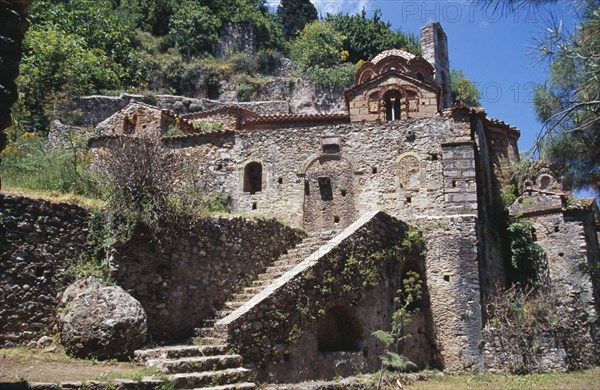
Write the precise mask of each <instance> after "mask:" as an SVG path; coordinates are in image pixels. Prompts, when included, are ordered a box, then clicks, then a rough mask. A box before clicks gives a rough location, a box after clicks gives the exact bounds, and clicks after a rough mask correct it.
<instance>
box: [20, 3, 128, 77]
mask: <svg viewBox="0 0 600 390" xmlns="http://www.w3.org/2000/svg"><path fill="white" fill-rule="evenodd" d="M29 15H30V18H31V21H32V24H33V25H38V26H39V25H48V26H51V28H52V29H54V30H62V31H63V32H64V33H66V34H67V35H71V34H73V35H75V36H77V37H80V38H82V39H83V40H84V41H85V43H86V46H87V47H88V48H89V49H100V50H102V51H103V52H104V55H106V57H107V58H109V59H110V60H111V61H113V62H114V65H112V66H111V69H112V70H113V71H116V72H117V74H118V76H119V78H120V79H121V80H124V81H129V80H132V79H134V78H135V69H136V66H135V63H136V60H135V56H134V50H133V45H132V41H133V29H132V28H131V27H130V26H129V25H128V24H127V23H125V22H124V21H123V20H121V19H120V18H119V17H118V16H117V14H116V13H115V12H114V9H113V3H112V2H111V1H109V0H36V1H35V2H34V3H33V7H32V9H31V12H30V14H29Z"/></svg>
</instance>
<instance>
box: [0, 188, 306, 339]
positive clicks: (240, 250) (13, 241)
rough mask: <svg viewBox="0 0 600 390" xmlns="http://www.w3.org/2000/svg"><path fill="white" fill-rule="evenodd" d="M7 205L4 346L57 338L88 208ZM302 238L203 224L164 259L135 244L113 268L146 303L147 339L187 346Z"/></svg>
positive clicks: (2, 224) (2, 237)
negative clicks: (68, 271) (61, 303)
mask: <svg viewBox="0 0 600 390" xmlns="http://www.w3.org/2000/svg"><path fill="white" fill-rule="evenodd" d="M0 205H1V207H0V346H12V345H19V344H24V343H27V342H29V341H32V340H33V341H35V340H36V339H39V338H40V337H41V336H42V335H44V334H52V333H53V332H54V331H55V328H54V325H55V320H54V318H55V311H56V306H57V304H58V294H59V293H60V290H62V288H64V287H66V286H65V285H64V281H65V279H64V277H63V276H62V275H63V271H64V270H65V267H66V266H67V264H68V260H70V259H76V258H77V257H78V256H79V255H80V254H82V253H84V252H85V251H87V250H88V247H87V244H86V242H87V222H86V221H87V212H88V210H86V209H84V208H81V207H79V206H77V205H72V204H65V203H51V202H47V201H44V200H39V199H30V198H24V197H21V196H15V195H9V194H2V193H0ZM302 237H303V235H302V233H301V232H300V231H298V230H295V229H291V228H289V227H286V226H284V225H282V224H280V223H279V222H277V221H275V220H265V219H257V220H247V219H244V218H239V217H238V218H204V219H200V220H198V221H197V223H196V224H195V227H194V229H193V230H190V231H186V232H182V234H180V235H178V236H177V237H174V238H173V239H170V240H168V239H166V240H164V241H165V242H167V243H168V245H167V246H166V247H164V248H162V249H163V250H162V251H159V250H158V248H156V247H154V246H153V245H152V244H149V243H148V242H147V241H145V240H144V239H143V237H137V238H136V239H135V240H133V241H132V242H130V243H129V244H127V245H125V246H122V247H120V248H118V249H116V250H115V251H114V252H113V256H112V258H111V264H110V266H111V270H112V277H113V278H114V280H115V281H116V282H117V284H119V285H120V286H122V287H123V288H125V289H126V290H128V291H129V292H130V293H131V294H132V295H133V296H134V297H135V298H136V299H138V300H139V301H140V302H141V303H142V305H143V307H144V309H145V311H146V313H147V315H148V324H149V331H150V332H149V333H150V336H151V337H152V338H153V339H154V340H155V341H173V340H180V339H182V338H184V337H187V336H189V335H190V333H191V329H192V328H193V327H195V326H198V325H199V324H200V323H201V322H202V320H203V319H205V318H207V317H209V316H211V315H212V314H213V310H218V309H219V308H220V305H222V304H223V303H224V302H225V301H226V300H227V299H228V298H229V297H230V295H231V293H232V292H233V291H234V290H237V289H238V288H239V285H240V284H243V283H245V282H249V281H250V280H252V279H253V278H254V276H255V275H257V274H258V273H260V272H262V271H263V270H264V268H266V267H267V266H268V265H270V263H272V262H273V261H275V260H276V259H277V258H278V257H279V255H280V254H282V253H283V252H284V251H286V250H287V249H288V248H290V247H292V246H293V245H295V244H296V243H298V242H299V241H300V240H301V239H302Z"/></svg>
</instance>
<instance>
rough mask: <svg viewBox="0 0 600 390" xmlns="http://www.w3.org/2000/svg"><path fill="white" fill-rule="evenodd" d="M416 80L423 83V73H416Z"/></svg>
mask: <svg viewBox="0 0 600 390" xmlns="http://www.w3.org/2000/svg"><path fill="white" fill-rule="evenodd" d="M417 80H419V81H425V76H423V73H421V72H417Z"/></svg>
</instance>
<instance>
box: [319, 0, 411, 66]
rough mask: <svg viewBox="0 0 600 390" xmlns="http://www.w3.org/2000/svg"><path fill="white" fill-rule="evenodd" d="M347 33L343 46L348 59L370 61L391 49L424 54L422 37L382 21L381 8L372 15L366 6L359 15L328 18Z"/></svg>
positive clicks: (341, 15) (343, 32) (340, 30)
mask: <svg viewBox="0 0 600 390" xmlns="http://www.w3.org/2000/svg"><path fill="white" fill-rule="evenodd" d="M325 20H326V21H328V22H329V23H331V24H332V25H333V27H334V28H335V29H336V30H337V31H338V32H340V33H341V34H342V35H343V36H344V40H343V45H342V47H343V49H344V50H345V51H347V52H348V58H347V59H348V61H350V62H352V63H356V62H358V61H360V60H364V61H367V60H370V59H372V58H373V57H375V56H376V55H377V54H379V53H381V52H382V51H384V50H388V49H393V48H396V49H401V48H404V49H405V50H407V51H409V52H411V53H413V54H416V55H420V54H421V47H420V44H419V39H418V38H417V37H416V36H414V35H412V34H404V33H402V32H401V31H393V30H392V29H391V25H390V23H389V22H384V21H383V20H381V10H375V12H374V13H373V16H372V17H371V18H368V17H367V12H366V10H365V9H364V8H363V10H362V12H361V13H360V14H358V15H348V14H341V13H339V14H337V15H327V18H326V19H325Z"/></svg>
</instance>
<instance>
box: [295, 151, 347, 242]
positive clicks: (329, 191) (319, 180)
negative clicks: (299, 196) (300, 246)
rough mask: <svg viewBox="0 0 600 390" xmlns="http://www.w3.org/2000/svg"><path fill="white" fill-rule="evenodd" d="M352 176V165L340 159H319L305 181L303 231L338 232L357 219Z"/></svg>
mask: <svg viewBox="0 0 600 390" xmlns="http://www.w3.org/2000/svg"><path fill="white" fill-rule="evenodd" d="M354 197H355V194H354V175H353V171H352V166H351V164H350V163H349V162H348V161H347V160H345V159H343V158H341V157H339V156H321V157H319V158H317V159H316V160H314V161H313V162H312V163H310V165H309V166H308V168H307V169H306V175H305V177H304V228H305V229H306V230H307V231H324V230H339V229H343V228H345V227H347V226H348V225H350V224H351V223H352V222H354V221H355V219H356V210H355V206H354V203H355V200H354Z"/></svg>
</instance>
